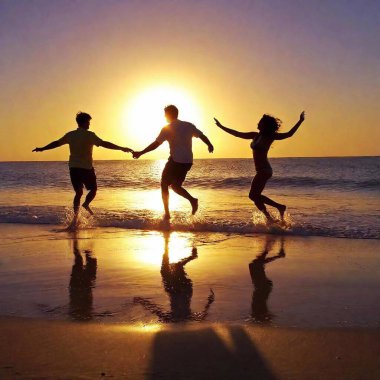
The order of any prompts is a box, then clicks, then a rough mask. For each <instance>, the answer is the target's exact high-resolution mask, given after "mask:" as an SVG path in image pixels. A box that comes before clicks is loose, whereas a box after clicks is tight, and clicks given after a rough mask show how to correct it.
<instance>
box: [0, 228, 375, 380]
mask: <svg viewBox="0 0 380 380" xmlns="http://www.w3.org/2000/svg"><path fill="white" fill-rule="evenodd" d="M0 229H1V234H2V237H3V238H2V242H1V246H0V247H1V248H0V263H1V265H0V272H1V279H0V283H1V287H0V289H1V290H0V292H1V299H0V305H1V315H2V317H1V321H0V330H1V336H2V339H1V343H0V350H1V351H0V352H1V359H0V361H1V365H0V368H1V376H0V377H1V378H4V379H7V378H25V379H30V378H33V379H34V378H52V379H56V378H59V379H60V378H62V379H76V378H78V379H79V378H89V379H92V378H102V377H110V378H126V379H135V378H136V379H220V378H224V379H248V378H249V379H252V378H253V379H306V378H307V379H377V378H378V377H379V376H380V373H379V367H378V355H379V353H380V344H379V337H380V330H379V317H378V316H379V311H380V310H378V308H379V305H378V302H377V301H378V286H379V278H380V277H379V270H380V262H379V259H378V258H377V257H376V255H375V252H377V248H378V243H377V241H376V240H350V239H334V238H318V237H308V238H303V237H294V236H282V237H281V236H271V235H245V236H238V235H227V234H213V233H204V234H193V233H191V232H186V233H185V232H172V233H169V232H159V231H138V230H122V229H113V228H112V229H111V228H108V229H104V228H103V229H99V228H94V229H88V230H82V231H78V232H77V233H75V234H73V233H69V232H67V231H63V229H62V227H59V226H43V225H42V226H38V225H34V226H31V225H12V224H2V225H1V226H0ZM263 252H266V254H265V257H266V258H273V260H272V261H269V262H267V263H266V264H264V265H262V262H261V261H260V260H257V258H260V257H263ZM166 260H167V264H168V265H172V267H170V268H172V269H173V268H174V270H178V267H177V266H175V265H176V263H181V262H185V264H184V265H183V266H182V267H181V268H180V269H179V270H180V272H176V275H177V276H179V278H180V280H179V282H178V281H177V282H175V281H174V282H173V279H170V278H167V277H166V276H167V274H165V273H166V272H165V271H164V270H163V268H164V265H166V264H165V263H166ZM173 265H174V266H173ZM181 271H182V272H181ZM257 276H258V277H257ZM257 278H259V280H260V279H261V280H260V281H261V282H260V281H258V280H257ZM168 281H172V282H171V283H170V287H168V286H167V282H168ZM263 283H264V285H263ZM268 284H269V285H268ZM173 289H174V290H173ZM210 297H211V298H210Z"/></svg>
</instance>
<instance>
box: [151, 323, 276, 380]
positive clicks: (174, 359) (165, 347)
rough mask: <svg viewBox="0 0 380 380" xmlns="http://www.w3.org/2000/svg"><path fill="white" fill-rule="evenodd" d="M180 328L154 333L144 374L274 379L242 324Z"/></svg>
mask: <svg viewBox="0 0 380 380" xmlns="http://www.w3.org/2000/svg"><path fill="white" fill-rule="evenodd" d="M182 328H183V326H182V327H179V326H178V328H174V329H173V330H169V331H162V332H158V333H157V335H156V337H155V340H154V342H153V346H152V350H153V353H152V362H151V366H150V370H149V373H148V374H147V375H148V376H147V378H149V379H152V380H153V379H155V380H156V379H181V380H184V379H207V380H213V379H215V380H216V379H217V380H219V379H223V380H229V379H231V380H232V379H233V380H237V379H239V380H245V379H247V380H248V379H249V380H256V379H257V380H274V379H276V377H275V376H274V374H273V373H272V371H271V369H270V368H269V366H268V364H267V363H266V361H265V359H264V358H263V356H262V355H261V354H260V352H259V351H258V350H257V348H256V346H255V344H254V342H253V341H252V340H251V338H250V337H249V335H248V334H247V333H246V331H245V329H244V327H242V326H228V327H223V328H222V331H219V329H217V328H215V329H214V328H212V327H205V328H204V329H199V328H198V329H196V330H192V329H190V330H183V329H182Z"/></svg>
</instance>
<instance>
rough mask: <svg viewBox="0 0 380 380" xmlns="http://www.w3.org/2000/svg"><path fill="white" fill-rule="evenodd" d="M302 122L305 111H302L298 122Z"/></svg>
mask: <svg viewBox="0 0 380 380" xmlns="http://www.w3.org/2000/svg"><path fill="white" fill-rule="evenodd" d="M304 120H305V111H302V112H301V115H300V121H304Z"/></svg>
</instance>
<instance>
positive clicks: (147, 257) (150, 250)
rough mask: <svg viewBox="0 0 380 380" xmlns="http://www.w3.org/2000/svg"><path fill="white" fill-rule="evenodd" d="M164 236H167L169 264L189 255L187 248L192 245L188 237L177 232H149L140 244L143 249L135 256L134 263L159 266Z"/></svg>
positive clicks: (163, 247) (163, 248)
mask: <svg viewBox="0 0 380 380" xmlns="http://www.w3.org/2000/svg"><path fill="white" fill-rule="evenodd" d="M165 235H166V236H169V239H168V251H169V252H170V262H177V261H179V260H181V259H183V258H185V257H187V256H188V255H189V247H190V248H191V247H192V243H193V242H192V239H191V238H190V236H188V235H185V234H181V233H178V232H151V233H149V234H146V235H145V237H144V241H143V243H142V244H143V245H144V247H143V249H141V250H139V252H138V253H137V254H136V261H139V262H141V263H144V264H150V265H154V266H160V265H161V263H162V255H163V253H164V250H165Z"/></svg>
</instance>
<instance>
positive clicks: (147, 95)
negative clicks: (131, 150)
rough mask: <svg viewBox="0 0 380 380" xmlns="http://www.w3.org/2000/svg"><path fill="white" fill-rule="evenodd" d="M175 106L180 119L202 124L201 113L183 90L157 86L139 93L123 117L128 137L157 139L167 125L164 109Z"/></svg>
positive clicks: (129, 103)
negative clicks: (170, 105)
mask: <svg viewBox="0 0 380 380" xmlns="http://www.w3.org/2000/svg"><path fill="white" fill-rule="evenodd" d="M169 104H174V105H176V106H177V107H178V109H179V111H180V114H179V118H180V119H184V120H188V121H191V122H192V123H194V124H198V123H200V120H201V117H200V111H199V109H198V108H197V106H196V104H195V102H194V101H193V99H192V98H191V96H190V95H189V94H188V93H187V92H186V91H185V90H182V89H179V88H174V87H169V86H157V87H152V88H150V89H147V90H145V91H142V92H141V93H139V94H138V95H137V96H136V97H135V98H134V99H132V101H130V102H128V105H127V107H126V109H125V111H124V115H123V125H124V127H125V131H126V133H127V134H128V135H132V134H133V135H135V134H136V132H137V139H138V140H140V139H141V138H144V137H146V136H147V135H149V136H150V135H151V137H155V135H156V134H158V133H159V131H160V130H161V128H162V127H163V126H164V125H166V124H167V122H166V120H165V116H164V107H165V106H167V105H169Z"/></svg>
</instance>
